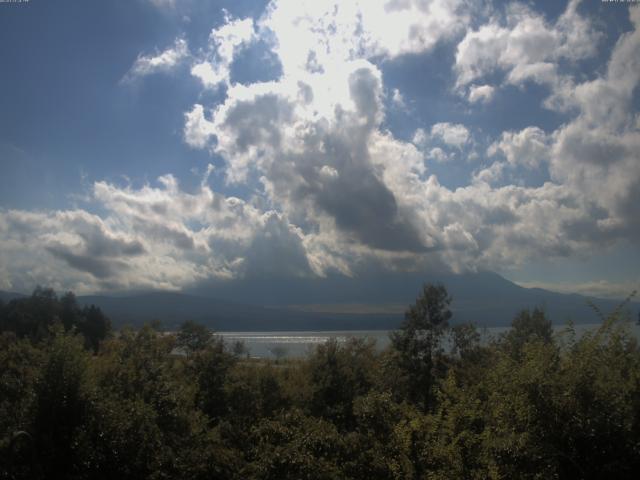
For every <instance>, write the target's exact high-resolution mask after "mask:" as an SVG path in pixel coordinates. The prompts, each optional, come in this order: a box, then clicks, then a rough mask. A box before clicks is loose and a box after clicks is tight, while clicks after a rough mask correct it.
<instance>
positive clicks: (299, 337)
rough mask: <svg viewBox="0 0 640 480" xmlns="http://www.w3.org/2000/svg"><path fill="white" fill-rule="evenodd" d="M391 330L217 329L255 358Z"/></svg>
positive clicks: (384, 337) (299, 353)
mask: <svg viewBox="0 0 640 480" xmlns="http://www.w3.org/2000/svg"><path fill="white" fill-rule="evenodd" d="M598 326H599V325H598V324H584V325H575V326H574V329H575V331H576V334H577V335H578V336H580V335H583V334H584V333H585V332H587V331H590V330H594V329H596V328H597V327H598ZM630 327H631V331H632V332H633V333H634V334H635V336H636V338H639V339H640V326H638V325H636V324H633V325H631V326H630ZM565 329H566V326H565V325H557V326H554V330H555V331H556V332H558V333H560V332H561V331H563V330H565ZM507 330H509V328H508V327H491V328H483V329H479V332H480V334H481V336H482V339H483V341H485V342H486V341H489V340H490V339H491V338H495V337H497V336H498V335H500V334H501V333H504V332H506V331H507ZM390 333H391V330H345V331H318V332H309V331H307V332H217V334H218V335H220V336H222V337H223V338H224V340H225V342H227V343H229V344H232V343H233V342H236V341H242V342H243V343H244V344H245V346H246V347H247V349H248V350H249V355H250V356H252V357H258V358H274V357H276V356H281V357H304V356H306V355H308V354H309V353H311V352H312V351H313V350H314V349H315V348H316V347H317V346H318V345H319V344H322V343H324V342H326V341H327V340H329V339H330V338H335V339H336V340H337V341H338V342H339V343H344V342H346V341H347V340H348V339H349V338H352V337H356V338H370V339H373V340H374V341H375V343H376V347H377V348H378V349H379V350H382V349H384V348H386V347H387V346H388V345H389V343H390V340H389V334H390Z"/></svg>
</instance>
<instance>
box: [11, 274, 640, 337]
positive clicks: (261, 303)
mask: <svg viewBox="0 0 640 480" xmlns="http://www.w3.org/2000/svg"><path fill="white" fill-rule="evenodd" d="M428 282H430V283H442V284H444V285H445V286H446V288H447V290H448V292H449V294H450V295H451V296H452V298H453V302H452V304H451V309H452V311H453V314H454V315H453V320H452V322H453V323H462V322H474V323H476V324H477V325H479V326H507V325H509V324H510V323H511V320H512V319H513V317H514V315H515V314H516V313H517V312H519V311H520V310H522V309H524V308H534V307H542V308H544V309H545V311H546V312H547V313H548V315H549V317H550V318H551V320H552V321H553V322H554V323H556V324H563V323H565V322H566V321H567V320H569V319H571V320H573V321H574V322H575V323H597V322H598V321H599V318H598V316H597V315H596V313H595V312H594V311H593V309H592V308H591V307H590V306H589V305H588V304H587V302H588V301H589V299H588V298H587V297H584V296H581V295H567V294H561V293H555V292H550V291H548V290H543V289H539V288H523V287H520V286H519V285H516V284H515V283H513V282H510V281H509V280H507V279H505V278H503V277H501V276H500V275H497V274H495V273H490V272H482V273H474V274H465V275H433V274H424V273H422V274H420V273H415V274H408V275H407V274H402V275H400V274H396V275H393V274H384V275H369V276H367V277H366V278H362V277H361V278H348V277H344V276H335V277H329V278H325V279H297V280H273V279H270V280H268V279H265V280H251V281H246V280H243V281H235V282H228V283H224V284H211V285H208V286H206V287H205V288H200V289H199V290H194V291H192V292H190V293H189V292H187V293H176V292H150V293H138V294H123V295H122V296H118V297H115V296H103V295H93V296H79V297H78V301H79V302H80V303H81V304H83V305H88V304H94V305H97V306H99V307H100V308H101V309H102V310H103V311H104V312H105V314H106V315H107V316H109V318H111V319H112V321H113V323H114V325H116V326H122V325H125V324H130V325H134V326H135V325H141V324H143V323H144V322H149V321H153V320H160V321H161V323H162V324H163V326H164V327H165V328H169V329H173V328H176V327H177V326H178V325H180V323H182V322H183V321H185V320H193V321H197V322H200V323H204V324H206V325H208V326H210V327H212V328H214V329H215V330H219V331H252V330H253V331H269V330H272V331H273V330H374V329H393V328H397V327H398V326H399V325H400V323H401V322H402V319H403V312H404V310H405V309H406V307H407V306H409V305H410V304H412V303H413V302H415V299H416V297H417V295H418V294H419V293H420V289H421V287H422V285H423V284H424V283H428ZM19 296H20V295H19V294H12V293H7V292H0V298H2V299H3V300H5V301H7V300H10V299H11V298H16V297H19ZM591 300H592V301H593V303H594V304H595V305H597V306H598V308H600V310H601V311H602V312H604V313H605V314H607V313H609V312H611V311H613V309H614V308H615V307H616V306H617V305H618V304H619V303H620V302H619V301H618V300H603V299H591ZM627 308H628V310H629V311H630V312H631V315H633V318H634V319H635V318H636V317H637V315H638V310H640V304H638V303H630V304H629V305H628V307H627Z"/></svg>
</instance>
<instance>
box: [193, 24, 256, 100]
mask: <svg viewBox="0 0 640 480" xmlns="http://www.w3.org/2000/svg"><path fill="white" fill-rule="evenodd" d="M256 38H257V37H256V34H255V32H254V25H253V19H251V18H245V19H231V18H229V17H228V16H226V17H225V23H224V24H223V25H222V26H221V27H219V28H214V29H213V30H212V31H211V34H210V35H209V51H208V53H207V54H206V55H205V57H204V59H201V60H200V61H197V62H196V63H195V64H194V65H193V66H192V68H191V74H192V75H193V76H194V77H197V78H198V79H200V81H201V82H202V85H204V86H205V87H207V88H215V87H217V86H218V85H220V84H223V83H226V84H228V83H229V81H230V74H231V72H230V69H231V64H232V63H233V60H234V57H235V55H236V54H237V53H238V52H239V51H241V50H242V49H243V48H245V47H246V46H247V45H249V44H251V42H253V41H254V40H255V39H256Z"/></svg>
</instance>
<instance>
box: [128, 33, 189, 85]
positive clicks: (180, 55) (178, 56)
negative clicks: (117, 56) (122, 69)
mask: <svg viewBox="0 0 640 480" xmlns="http://www.w3.org/2000/svg"><path fill="white" fill-rule="evenodd" d="M189 55H190V54H189V47H188V45H187V41H186V40H184V39H183V38H176V40H175V42H174V43H173V45H172V46H171V47H169V48H167V49H166V50H164V51H163V52H160V53H156V54H155V55H139V56H138V58H137V59H136V61H135V62H134V63H133V65H132V66H131V68H130V69H129V71H128V72H127V74H126V75H125V76H124V78H123V81H125V82H131V81H133V80H135V79H137V78H141V77H144V76H147V75H152V74H155V73H165V72H169V71H171V70H173V69H174V68H176V67H177V66H178V65H180V63H181V62H182V61H183V60H185V59H186V58H188V57H189Z"/></svg>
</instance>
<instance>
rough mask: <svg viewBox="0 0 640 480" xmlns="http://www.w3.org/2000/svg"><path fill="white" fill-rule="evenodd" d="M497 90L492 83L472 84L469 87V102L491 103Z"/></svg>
mask: <svg viewBox="0 0 640 480" xmlns="http://www.w3.org/2000/svg"><path fill="white" fill-rule="evenodd" d="M495 90H496V89H495V88H494V87H492V86H491V85H471V86H470V87H469V97H468V99H469V102H471V103H489V102H490V101H491V99H492V98H493V95H494V94H495Z"/></svg>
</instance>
